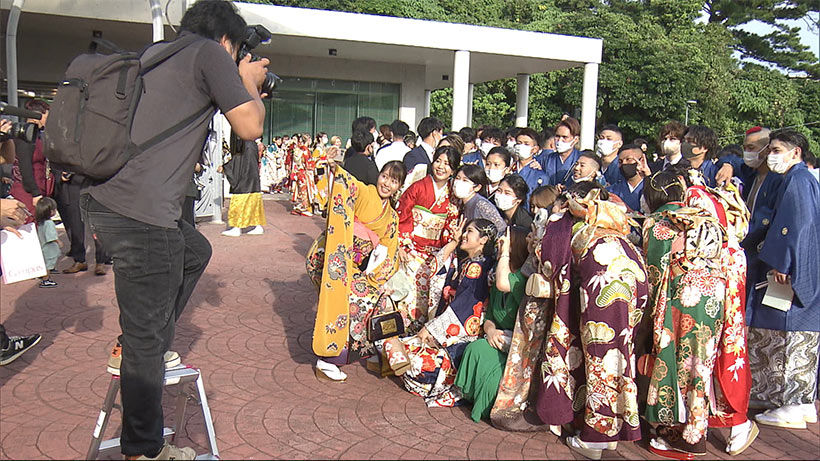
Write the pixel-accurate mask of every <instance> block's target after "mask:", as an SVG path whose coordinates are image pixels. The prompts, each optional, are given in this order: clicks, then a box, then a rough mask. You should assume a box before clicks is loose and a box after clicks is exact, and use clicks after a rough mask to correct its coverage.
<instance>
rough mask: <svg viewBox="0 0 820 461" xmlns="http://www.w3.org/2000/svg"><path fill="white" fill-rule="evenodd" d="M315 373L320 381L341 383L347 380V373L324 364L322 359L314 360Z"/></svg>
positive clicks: (331, 365) (334, 366)
mask: <svg viewBox="0 0 820 461" xmlns="http://www.w3.org/2000/svg"><path fill="white" fill-rule="evenodd" d="M315 373H316V377H317V378H319V380H320V381H333V382H337V383H343V382H345V380H347V373H345V372H343V371H342V370H340V369H339V367H337V366H336V365H334V364H332V363H328V362H325V361H324V360H322V359H318V360H316V368H315Z"/></svg>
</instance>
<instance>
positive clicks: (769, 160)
mask: <svg viewBox="0 0 820 461" xmlns="http://www.w3.org/2000/svg"><path fill="white" fill-rule="evenodd" d="M792 152H794V149H792V150H790V151H788V152H786V153H785V154H771V153H770V154H769V155H768V156H767V157H766V164H767V165H769V169H770V170H772V171H774V172H775V173H777V174H783V173H785V172H787V171H789V167H790V166H791V162H784V161H783V160H784V158H785V157H786V155H791V153H792Z"/></svg>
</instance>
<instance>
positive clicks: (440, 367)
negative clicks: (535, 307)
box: [384, 219, 498, 407]
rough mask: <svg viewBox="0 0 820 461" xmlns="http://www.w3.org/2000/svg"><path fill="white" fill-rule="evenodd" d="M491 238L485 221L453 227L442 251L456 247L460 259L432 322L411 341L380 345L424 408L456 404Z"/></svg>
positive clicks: (477, 322)
mask: <svg viewBox="0 0 820 461" xmlns="http://www.w3.org/2000/svg"><path fill="white" fill-rule="evenodd" d="M462 229H463V233H462V232H461V230H462ZM497 232H498V230H497V229H496V227H495V225H493V223H492V222H490V221H488V220H486V219H474V220H472V221H469V222H468V223H467V225H466V226H464V225H462V226H459V227H458V230H456V231H455V232H454V235H453V236H454V239H453V241H451V242H449V243H447V245H445V247H444V248H443V251H444V252H445V253H452V252H454V251H455V250H456V247H458V248H459V249H460V250H461V252H463V253H462V255H461V256H462V257H461V258H460V259H459V262H458V268H455V267H454V268H451V269H450V271H449V272H448V274H447V279H446V281H445V285H444V290H443V292H442V296H441V301H440V303H439V307H438V310H437V311H436V312H435V317H434V318H432V319H431V320H429V321H428V322H427V323H426V325H425V326H424V327H422V328H421V330H420V331H419V332H418V334H417V335H415V336H411V337H409V338H406V339H403V340H401V341H400V340H398V339H397V338H392V339H390V340H388V341H385V343H384V350H385V353H386V355H387V357H388V361H389V363H390V367H391V368H393V370H394V371H395V373H396V375H399V376H401V378H402V380H403V381H404V387H406V388H407V390H409V391H410V392H412V393H414V394H417V395H420V396H421V397H424V400H425V402H427V406H430V407H438V406H442V407H451V406H453V405H454V404H455V403H456V402H458V400H459V398H460V397H459V394H458V392H457V391H455V390H454V389H452V386H453V381H454V380H455V377H456V369H457V368H458V366H459V363H460V362H461V356H462V355H463V354H464V349H465V348H466V347H467V345H468V344H470V343H471V342H473V341H475V340H476V339H478V336H479V334H480V333H481V320H482V317H483V316H484V306H485V304H486V302H487V296H488V294H489V287H488V284H487V275H488V273H489V271H490V268H492V266H493V263H494V260H493V257H492V254H493V253H494V250H495V236H496V234H497Z"/></svg>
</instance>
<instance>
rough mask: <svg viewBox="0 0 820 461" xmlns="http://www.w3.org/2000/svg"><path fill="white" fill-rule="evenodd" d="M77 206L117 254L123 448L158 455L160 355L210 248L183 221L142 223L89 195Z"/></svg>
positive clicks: (160, 442)
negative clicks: (173, 225)
mask: <svg viewBox="0 0 820 461" xmlns="http://www.w3.org/2000/svg"><path fill="white" fill-rule="evenodd" d="M80 206H81V208H82V212H83V218H84V220H85V221H86V222H87V223H88V224H89V225H90V226H91V230H92V232H94V234H95V235H96V236H97V238H99V239H100V242H101V243H102V245H103V247H105V250H106V253H108V255H109V256H111V257H112V258H113V259H114V290H115V291H116V294H117V303H118V304H119V307H120V328H121V329H122V336H121V337H120V342H121V343H122V366H121V367H120V385H121V391H120V392H121V398H122V435H121V442H122V453H123V454H124V455H126V456H134V455H142V454H144V455H147V456H149V457H150V456H155V455H156V454H157V453H158V452H159V450H160V449H161V448H162V445H163V440H162V428H163V415H162V390H163V377H164V375H165V364H164V361H163V354H164V353H165V352H166V351H167V350H168V349H169V347H170V346H171V342H172V341H173V339H174V326H175V324H176V320H177V319H178V318H179V316H180V314H181V313H182V310H183V309H184V308H185V304H186V303H187V302H188V298H190V297H191V293H192V292H193V290H194V287H195V286H196V283H197V281H198V280H199V277H200V276H201V275H202V273H203V272H204V271H205V267H206V266H207V265H208V260H209V259H210V258H211V245H210V243H208V240H207V239H206V238H205V237H204V236H203V235H202V234H200V233H199V232H197V230H196V229H194V228H193V227H192V226H191V225H190V224H188V223H186V222H184V221H182V220H180V221H179V227H178V228H176V229H169V228H164V227H157V226H154V225H151V224H146V223H143V222H140V221H136V220H134V219H131V218H127V217H125V216H123V215H121V214H119V213H116V212H114V211H111V210H109V209H108V208H106V207H105V206H103V205H102V204H100V203H99V202H97V201H96V200H94V198H93V197H91V196H90V195H88V194H84V195H82V197H81V199H80Z"/></svg>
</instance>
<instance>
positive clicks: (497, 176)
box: [484, 168, 505, 184]
mask: <svg viewBox="0 0 820 461" xmlns="http://www.w3.org/2000/svg"><path fill="white" fill-rule="evenodd" d="M484 171H485V172H486V173H487V178H488V179H489V180H490V182H491V183H493V184H495V183H498V182H501V180H502V179H504V176H505V175H504V170H496V169H489V168H488V169H486V170H484Z"/></svg>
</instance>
